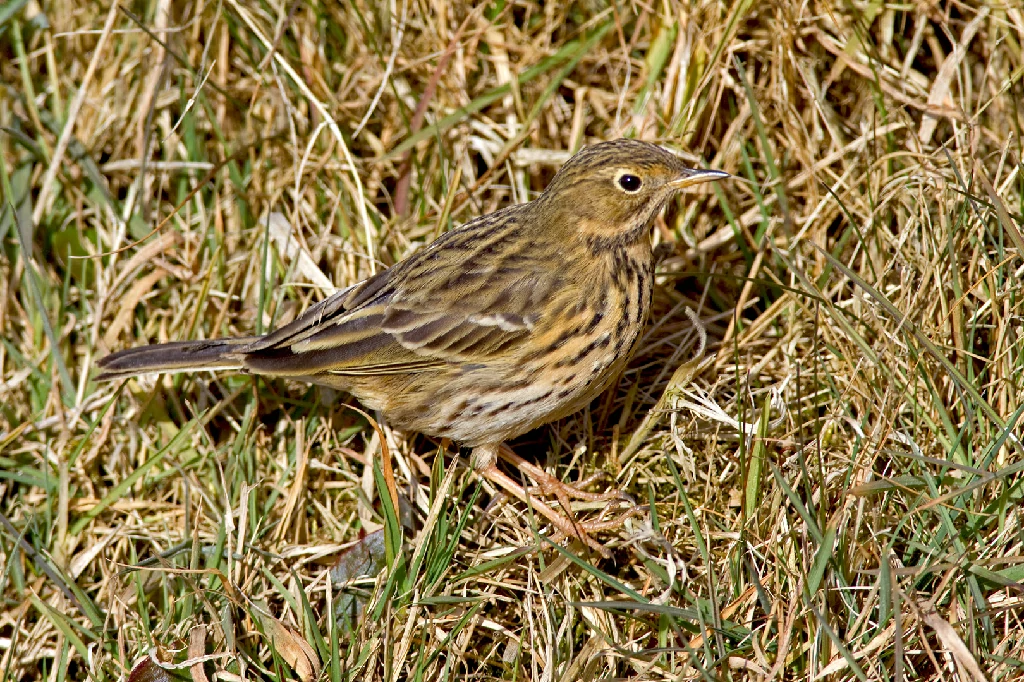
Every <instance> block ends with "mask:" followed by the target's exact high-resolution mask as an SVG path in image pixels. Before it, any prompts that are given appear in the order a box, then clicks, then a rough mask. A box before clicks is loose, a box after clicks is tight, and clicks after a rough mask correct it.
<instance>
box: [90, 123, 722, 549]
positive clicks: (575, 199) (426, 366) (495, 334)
mask: <svg viewBox="0 0 1024 682" xmlns="http://www.w3.org/2000/svg"><path fill="white" fill-rule="evenodd" d="M725 177H728V173H723V172H720V171H713V170H694V169H691V168H688V167H687V166H686V165H685V164H684V163H683V161H682V160H681V159H680V158H679V157H678V156H676V155H675V154H672V153H671V152H669V151H667V150H665V149H662V148H661V147H658V146H655V145H653V144H648V143H646V142H639V141H637V140H627V139H621V140H615V141H612V142H602V143H600V144H595V145H593V146H590V147H587V148H585V149H583V150H582V151H580V152H579V153H577V154H576V155H575V156H573V157H572V158H571V159H569V161H568V162H567V163H566V164H565V165H564V166H563V167H562V168H561V170H559V171H558V173H557V174H556V175H555V177H554V179H553V180H552V181H551V184H550V185H549V186H548V188H547V189H546V190H545V191H544V193H543V194H541V195H540V196H539V197H537V198H536V199H534V200H533V201H531V202H529V203H526V204H519V205H516V206H509V207H507V208H504V209H502V210H500V211H496V212H494V213H491V214H488V215H485V216H481V217H479V218H476V219H474V220H471V221H470V222H468V223H466V224H465V225H462V226H461V227H459V228H457V229H454V230H452V231H450V232H448V233H446V234H444V235H442V236H441V237H439V238H438V239H437V240H436V241H434V242H433V243H432V244H430V245H429V246H427V247H426V248H424V249H422V250H420V251H417V252H416V253H414V254H412V255H411V256H409V257H408V258H406V259H405V260H403V261H401V262H399V263H398V264H396V265H394V266H393V267H391V268H389V269H388V270H385V271H383V272H380V273H378V274H377V275H375V276H373V277H370V278H369V279H367V280H364V281H362V282H360V283H358V284H355V285H353V286H351V287H349V288H347V289H345V290H343V291H340V292H338V293H336V294H334V295H333V296H331V297H330V298H327V299H325V300H323V301H321V302H320V303H318V304H316V305H314V306H312V307H311V308H310V309H309V310H307V311H306V312H305V313H304V314H303V315H301V316H300V317H299V318H298V319H296V320H295V321H294V322H292V323H291V324H288V325H286V326H284V327H281V328H280V329H278V330H276V331H273V332H271V333H270V334H267V335H266V336H261V337H244V338H228V339H217V340H209V341H181V342H176V343H166V344H159V345H152V346H143V347H139V348H132V349H129V350H124V351H121V352H118V353H114V354H112V355H108V356H107V357H105V358H103V359H102V360H100V362H99V365H100V367H101V368H102V370H103V371H102V373H101V374H100V376H99V379H101V380H103V379H117V378H121V377H127V376H131V375H135V374H142V373H146V372H187V371H196V370H222V369H228V370H240V371H243V372H250V373H253V374H262V375H265V376H273V377H282V378H288V379H300V380H304V381H309V382H313V383H316V384H322V385H325V386H330V387H332V388H336V389H341V390H343V391H346V392H348V393H351V394H352V395H353V396H355V397H356V398H358V399H359V401H360V402H362V403H363V404H364V405H366V406H368V407H370V408H372V409H375V410H380V411H381V412H383V414H384V415H385V417H386V418H387V419H388V421H389V423H390V424H391V425H393V426H396V427H399V428H401V429H409V430H413V431H419V432H421V433H425V434H428V435H431V436H437V437H442V438H450V439H451V440H453V441H455V442H457V443H460V444H462V445H464V446H468V447H471V448H473V452H472V456H471V461H472V464H473V467H474V468H475V469H476V470H477V471H478V472H480V473H481V474H482V475H483V476H485V477H487V478H488V479H490V480H492V481H493V482H495V483H496V484H498V485H500V486H501V487H502V488H505V489H506V490H508V491H509V492H511V493H512V494H513V495H515V496H516V497H517V498H519V499H521V500H524V501H525V500H526V499H527V494H526V492H525V490H524V489H523V488H522V487H521V486H519V485H518V484H516V483H515V482H514V481H513V480H512V479H510V478H509V477H508V476H506V475H505V474H504V473H503V472H502V471H501V470H500V469H499V468H498V467H497V463H496V458H497V456H498V455H499V454H501V455H502V456H503V457H506V458H507V459H510V460H511V461H514V462H515V463H516V464H517V465H518V466H520V467H521V468H523V469H524V470H525V471H526V473H528V474H529V475H530V477H531V478H534V480H538V479H539V480H538V482H539V483H541V485H542V487H544V486H548V487H550V486H552V485H554V486H556V487H561V488H567V486H564V484H561V483H560V482H557V481H554V482H553V481H552V480H549V479H552V478H553V477H551V476H549V475H547V474H546V473H545V472H543V470H541V469H539V468H538V467H536V466H533V465H529V464H527V463H525V462H523V460H521V459H520V458H518V457H515V456H514V455H512V454H511V451H509V450H507V448H506V449H504V450H502V449H501V445H502V443H503V442H504V441H506V440H508V439H510V438H514V437H516V436H519V435H521V434H524V433H526V432H527V431H529V430H531V429H533V428H535V427H537V426H540V425H541V424H545V423H547V422H550V421H553V420H555V419H558V418H560V417H563V416H565V415H568V414H570V413H572V412H575V411H576V410H579V409H580V408H581V407H583V406H584V405H586V404H587V403H588V402H589V401H590V400H591V399H593V398H594V397H595V396H596V395H597V394H599V393H600V392H601V391H602V390H603V389H604V388H605V387H607V386H608V384H609V383H610V382H611V381H612V380H613V379H614V378H615V377H616V376H618V375H619V372H620V371H621V370H622V368H623V367H624V365H625V364H626V362H627V361H628V360H629V358H630V356H631V355H632V354H633V351H634V349H635V348H636V345H637V341H638V339H639V338H640V331H641V329H642V327H643V325H644V322H645V320H646V318H647V312H648V309H649V308H650V304H651V287H652V284H653V281H654V258H653V254H652V250H651V238H650V226H651V222H652V221H653V219H654V217H655V215H656V214H657V213H658V211H659V210H660V209H661V208H662V206H664V205H665V202H666V201H668V199H669V198H670V197H671V196H672V195H673V194H675V193H676V192H677V191H679V190H681V189H683V188H685V187H689V186H691V185H696V184H699V183H704V182H709V181H713V180H718V179H721V178H725ZM570 490H571V488H570ZM530 502H531V503H532V504H534V506H535V508H536V509H537V510H538V511H539V512H540V513H542V514H543V515H544V516H546V517H548V518H549V519H550V520H551V521H552V523H553V524H554V525H555V526H556V527H557V528H558V529H559V530H561V531H562V532H564V533H566V534H567V535H579V528H578V527H577V526H575V525H574V524H573V523H572V522H570V521H568V520H567V519H566V518H565V517H563V516H561V515H559V514H557V513H556V512H554V511H553V510H552V509H551V508H550V507H548V506H547V505H545V504H543V503H542V502H540V501H538V500H536V499H531V500H530ZM584 528H587V526H586V525H585V524H584ZM591 544H592V543H591Z"/></svg>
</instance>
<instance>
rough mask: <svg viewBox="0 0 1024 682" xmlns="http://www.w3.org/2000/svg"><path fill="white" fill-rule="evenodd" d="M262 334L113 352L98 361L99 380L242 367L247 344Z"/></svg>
mask: <svg viewBox="0 0 1024 682" xmlns="http://www.w3.org/2000/svg"><path fill="white" fill-rule="evenodd" d="M258 338H259V337H257V336H245V337H239V338H234V339H213V340H209V341H175V342H173V343H158V344H154V345H152V346H139V347H138V348H129V349H127V350H122V351H118V352H117V353H111V354H110V355H108V356H106V357H105V358H103V359H101V360H100V361H99V362H98V363H97V364H98V365H99V367H100V370H101V371H100V374H99V376H97V377H96V380H97V381H110V380H112V379H122V378H125V377H130V376H135V375H136V374H148V373H151V372H196V371H200V370H215V369H235V370H237V369H242V367H243V365H244V362H245V354H246V346H249V345H250V344H252V343H253V342H254V341H256V340H257V339H258Z"/></svg>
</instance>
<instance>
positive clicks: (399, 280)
mask: <svg viewBox="0 0 1024 682" xmlns="http://www.w3.org/2000/svg"><path fill="white" fill-rule="evenodd" d="M516 208H518V207H513V208H512V209H508V210H506V211H504V212H501V213H503V214H504V217H503V218H502V219H501V220H500V221H498V222H499V224H497V225H496V224H494V221H493V220H488V221H480V220H478V221H473V222H472V223H468V224H467V225H465V226H463V227H462V228H459V229H457V230H455V231H453V232H450V233H447V234H446V235H444V236H442V237H441V238H440V239H438V240H436V241H435V242H434V243H433V244H431V245H430V246H429V247H427V248H426V249H424V250H423V251H420V252H418V253H416V254H413V255H412V256H410V257H409V258H407V259H406V260H404V261H402V262H400V263H399V264H398V265H396V266H394V267H392V268H390V269H388V270H385V271H382V272H380V273H378V274H377V275H375V276H374V277H371V278H369V279H367V280H365V281H363V282H361V283H359V284H356V285H354V286H352V287H349V288H348V289H345V290H343V291H340V292H338V293H336V294H334V295H333V296H331V297H329V298H327V299H325V300H323V301H321V302H320V303H318V304H316V305H314V306H312V307H311V308H310V309H309V310H308V311H306V312H305V313H304V314H303V315H301V316H299V317H298V318H297V319H296V320H295V321H293V322H292V323H290V324H288V325H286V326H284V327H282V328H281V329H279V330H277V331H275V332H273V333H271V334H269V335H267V336H266V337H264V338H263V339H260V340H259V341H257V342H255V343H253V344H252V345H251V346H250V347H249V348H247V349H246V350H247V357H246V364H247V366H249V367H250V368H252V369H253V370H256V371H261V372H264V373H273V374H278V375H284V376H301V375H310V374H326V373H329V374H332V375H342V376H344V375H351V376H368V375H380V374H397V373H408V372H420V371H427V370H429V369H432V368H436V367H439V366H444V365H446V364H450V363H456V364H461V363H467V362H469V363H476V362H481V361H486V360H487V359H488V358H490V357H492V356H493V354H495V353H499V352H507V350H508V349H509V348H510V347H512V346H513V345H515V344H517V343H523V342H525V341H526V340H527V339H528V338H529V337H530V336H531V334H532V333H533V330H534V326H535V325H536V324H537V322H538V321H539V320H540V314H539V312H538V305H537V304H538V302H539V300H544V299H545V298H546V297H547V296H548V295H549V294H550V292H552V291H553V290H555V289H558V288H559V287H560V286H562V285H563V281H562V277H563V275H562V273H557V272H551V271H550V270H548V271H542V270H537V269H535V268H531V267H530V266H531V264H533V263H537V262H543V259H537V258H532V257H530V254H529V253H526V252H528V250H529V249H530V248H531V244H530V242H529V240H523V239H515V238H514V237H515V232H516V229H517V225H516V221H515V217H516V215H517V213H516V211H515V210H513V209H516ZM493 217H494V216H488V218H493Z"/></svg>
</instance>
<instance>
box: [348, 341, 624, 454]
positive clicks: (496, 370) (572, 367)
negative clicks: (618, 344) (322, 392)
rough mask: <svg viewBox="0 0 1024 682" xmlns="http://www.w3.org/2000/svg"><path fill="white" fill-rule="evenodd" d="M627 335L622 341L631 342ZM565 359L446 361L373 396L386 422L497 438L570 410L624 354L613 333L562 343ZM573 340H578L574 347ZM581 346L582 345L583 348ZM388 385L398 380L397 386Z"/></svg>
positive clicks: (448, 434)
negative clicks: (460, 364) (617, 349)
mask: <svg viewBox="0 0 1024 682" xmlns="http://www.w3.org/2000/svg"><path fill="white" fill-rule="evenodd" d="M632 341H633V340H632V339H628V341H627V345H628V346H632ZM568 346H569V347H568V348H566V350H567V351H569V352H568V354H567V355H566V356H565V357H568V358H569V359H570V361H568V362H562V363H559V362H557V361H556V362H551V361H550V359H548V360H545V359H544V358H538V359H537V360H535V361H532V362H522V363H511V364H499V365H474V366H472V367H470V368H465V367H462V368H460V367H457V366H452V367H451V368H450V369H446V370H443V371H431V372H426V373H422V374H417V375H411V376H409V377H407V378H406V380H405V381H403V382H402V383H403V385H402V386H401V388H400V390H390V391H388V395H387V396H386V397H385V396H381V398H383V400H382V401H378V400H374V399H370V400H366V399H365V398H363V397H361V396H360V395H359V391H354V393H356V396H357V397H360V399H361V400H363V401H364V402H367V403H378V404H379V406H380V408H381V409H382V410H383V412H384V414H385V417H386V418H387V419H388V423H389V424H391V425H392V426H394V427H397V428H400V429H404V430H412V431H418V432H420V433H424V434H427V435H430V436H435V437H441V438H450V439H452V440H453V441H455V442H457V443H460V444H462V445H464V446H467V447H475V446H477V445H483V444H489V443H496V442H502V441H505V440H509V439H511V438H515V437H516V436H520V435H522V434H524V433H526V432H527V431H530V430H532V429H534V428H537V427H538V426H541V425H542V424H546V423H548V422H550V421H553V420H555V419H559V418H561V417H564V416H567V415H569V414H572V413H573V412H576V411H577V410H579V409H581V408H582V407H584V406H585V405H586V404H587V403H589V402H590V401H591V400H593V398H594V397H595V396H597V395H598V394H599V393H600V392H601V391H603V390H604V389H605V388H606V387H607V386H608V384H609V383H610V382H611V380H612V379H614V378H615V377H616V376H618V374H619V372H620V371H621V369H622V367H623V366H624V364H625V362H626V360H628V356H626V355H624V354H621V351H620V354H615V353H612V352H611V351H612V341H611V340H610V339H609V341H608V343H607V344H604V343H598V344H597V347H596V348H595V347H593V343H592V342H588V343H577V342H575V341H574V342H573V343H570V344H568ZM576 346H579V348H578V349H577V348H576ZM583 351H586V352H583ZM394 388H398V387H397V386H396V387H394Z"/></svg>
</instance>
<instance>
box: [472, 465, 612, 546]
mask: <svg viewBox="0 0 1024 682" xmlns="http://www.w3.org/2000/svg"><path fill="white" fill-rule="evenodd" d="M498 453H499V446H497V445H484V446H478V447H475V448H473V452H472V454H471V455H470V463H471V464H472V466H473V470H474V471H476V472H477V473H478V474H479V475H481V476H483V477H484V478H486V479H487V480H489V481H491V482H492V483H494V484H495V485H497V486H499V487H500V488H502V489H503V490H505V491H506V492H508V493H509V494H511V495H512V496H513V497H515V498H516V499H517V500H520V501H521V502H524V503H526V504H528V505H530V506H531V507H533V509H535V510H536V511H537V513H538V514H540V515H541V516H543V517H544V518H546V519H547V520H548V521H549V522H551V524H552V525H553V526H554V527H555V528H556V529H557V530H558V531H559V532H560V533H562V534H563V535H565V536H567V537H571V538H578V539H580V540H582V541H583V542H584V543H585V544H586V545H587V546H588V547H590V548H592V549H594V550H596V551H597V552H598V553H599V554H600V555H601V556H603V557H604V558H606V559H607V558H609V557H610V556H611V555H610V553H609V552H608V550H607V549H606V548H605V547H604V545H602V544H601V543H599V542H597V541H596V540H594V539H593V538H592V537H590V535H588V532H591V533H592V532H597V531H602V530H610V529H612V528H617V527H619V526H621V525H622V522H623V521H624V520H625V518H626V517H627V516H629V515H630V514H631V513H632V511H630V512H628V513H627V514H625V515H623V516H622V517H620V518H617V519H612V520H610V521H590V522H584V523H578V522H577V521H576V520H575V519H572V518H570V517H569V516H567V515H563V514H559V513H558V512H556V511H555V510H554V509H552V508H551V507H549V506H548V505H547V504H545V503H544V502H542V501H541V500H539V499H537V498H536V497H533V496H531V495H530V494H529V493H528V492H527V491H526V489H525V488H523V486H521V485H519V484H518V483H516V482H515V481H513V480H512V479H511V478H509V477H508V476H507V475H506V474H505V473H504V472H503V471H501V469H499V468H498V461H497V460H498ZM559 502H560V503H561V504H562V506H563V508H564V509H565V511H566V513H567V514H571V513H572V512H571V509H570V508H569V504H568V499H566V498H565V496H564V495H563V496H561V499H560V500H559Z"/></svg>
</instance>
